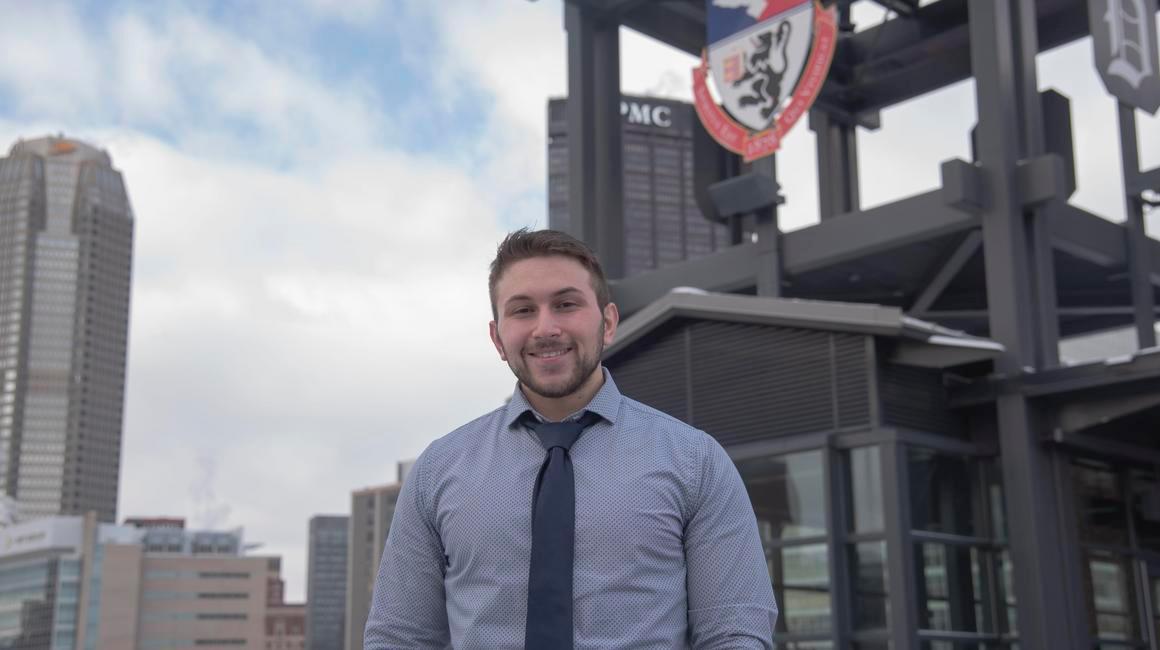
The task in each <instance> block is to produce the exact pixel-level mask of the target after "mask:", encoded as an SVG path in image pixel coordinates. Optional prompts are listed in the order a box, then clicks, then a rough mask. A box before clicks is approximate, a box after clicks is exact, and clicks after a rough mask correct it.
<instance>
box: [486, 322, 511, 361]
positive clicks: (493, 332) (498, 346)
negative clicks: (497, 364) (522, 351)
mask: <svg viewBox="0 0 1160 650" xmlns="http://www.w3.org/2000/svg"><path fill="white" fill-rule="evenodd" d="M487 333H488V334H489V335H490V336H491V343H492V345H494V346H495V351H496V352H498V353H499V358H500V359H501V360H502V361H507V354H505V353H504V351H503V341H500V340H499V325H497V324H496V322H495V321H491V322H490V323H488V324H487Z"/></svg>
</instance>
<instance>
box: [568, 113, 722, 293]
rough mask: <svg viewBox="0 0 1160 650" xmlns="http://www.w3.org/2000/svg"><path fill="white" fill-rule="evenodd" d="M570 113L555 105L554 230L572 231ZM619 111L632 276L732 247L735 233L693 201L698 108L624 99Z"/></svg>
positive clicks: (627, 247) (626, 240)
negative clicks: (568, 120) (731, 237)
mask: <svg viewBox="0 0 1160 650" xmlns="http://www.w3.org/2000/svg"><path fill="white" fill-rule="evenodd" d="M567 108H568V101H567V100H566V99H553V100H551V101H549V102H548V227H550V228H554V229H556V230H563V231H566V232H573V225H574V224H572V223H571V219H570V217H569V214H568V210H569V208H568V195H569V186H568V169H569V149H568V142H569V140H568V122H567V119H566V118H567ZM620 114H621V128H622V136H621V138H622V146H623V149H624V161H623V162H624V174H623V183H624V265H625V267H624V268H625V275H634V274H637V273H640V272H643V271H648V270H651V269H656V268H659V267H662V266H668V265H670V264H673V263H676V262H682V261H685V260H691V259H697V258H700V257H704V256H705V255H707V254H709V253H712V252H713V251H716V250H719V249H721V248H724V247H726V246H729V244H730V238H729V237H730V236H729V230H728V228H726V227H725V226H722V225H720V224H716V223H712V222H710V221H708V220H707V219H705V217H704V216H703V215H702V213H701V210H700V209H699V208H698V207H697V203H696V201H695V200H694V197H693V127H694V123H693V121H694V120H696V119H697V118H696V115H695V114H694V112H693V106H692V105H691V104H687V103H684V102H677V101H671V100H667V99H659V98H655V97H633V96H628V95H625V96H623V97H622V98H621V102H620Z"/></svg>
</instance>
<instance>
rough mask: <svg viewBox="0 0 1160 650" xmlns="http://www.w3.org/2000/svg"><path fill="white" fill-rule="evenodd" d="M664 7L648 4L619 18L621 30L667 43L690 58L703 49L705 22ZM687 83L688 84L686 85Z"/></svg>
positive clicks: (667, 6)
mask: <svg viewBox="0 0 1160 650" xmlns="http://www.w3.org/2000/svg"><path fill="white" fill-rule="evenodd" d="M688 14H689V12H684V11H680V10H678V9H676V8H674V7H672V6H669V4H668V3H664V2H649V3H644V4H641V5H639V6H637V7H635V8H634V9H633V10H632V11H630V12H627V13H624V14H622V15H621V16H620V23H621V24H622V25H624V26H625V27H628V28H630V29H633V30H635V31H638V32H640V33H641V34H644V35H645V36H649V37H652V38H655V39H656V40H658V41H660V42H662V43H667V44H668V45H671V46H673V47H675V48H677V49H678V50H682V51H684V52H687V53H689V54H692V55H693V56H698V57H699V56H701V50H703V49H705V33H706V32H705V21H704V18H702V19H701V20H697V19H696V18H693V17H691V16H690V15H688ZM690 83H691V82H690Z"/></svg>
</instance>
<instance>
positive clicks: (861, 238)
mask: <svg viewBox="0 0 1160 650" xmlns="http://www.w3.org/2000/svg"><path fill="white" fill-rule="evenodd" d="M978 225H979V219H978V217H976V216H974V215H971V214H967V213H965V212H962V211H961V210H956V209H954V208H952V207H950V206H948V205H947V204H946V202H945V200H944V197H943V194H942V191H941V190H934V191H931V192H927V193H926V194H918V195H915V196H912V197H909V198H905V199H902V200H900V201H896V202H894V203H890V204H887V205H882V206H878V207H875V208H871V209H869V210H860V211H858V212H851V213H848V214H843V215H838V216H836V217H834V218H832V219H828V220H826V221H823V222H821V223H819V224H817V225H814V226H810V227H809V228H802V229H801V230H795V231H793V232H789V233H786V234H785V235H784V241H785V243H784V251H785V270H786V272H787V273H788V274H790V275H791V276H792V275H796V274H798V273H805V272H807V271H813V270H815V269H821V268H825V267H827V266H831V265H834V264H838V263H840V262H846V261H851V260H856V259H858V258H861V257H866V256H869V255H874V254H876V253H881V252H884V251H888V250H893V249H896V248H899V247H902V246H906V245H908V244H912V243H914V242H920V241H926V240H928V239H934V238H936V237H941V236H943V235H949V234H952V233H955V232H960V231H964V230H968V229H970V228H973V227H976V226H978Z"/></svg>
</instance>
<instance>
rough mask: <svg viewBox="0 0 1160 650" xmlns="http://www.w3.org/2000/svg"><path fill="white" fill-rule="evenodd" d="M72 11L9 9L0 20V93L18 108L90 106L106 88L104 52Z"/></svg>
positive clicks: (46, 6) (39, 6)
mask: <svg viewBox="0 0 1160 650" xmlns="http://www.w3.org/2000/svg"><path fill="white" fill-rule="evenodd" d="M85 27H86V25H84V24H83V23H82V22H81V20H80V19H79V17H78V16H77V15H76V13H75V12H74V11H73V10H72V8H71V7H70V6H68V5H64V4H59V3H26V4H22V5H21V7H20V8H19V9H15V8H13V7H10V8H9V10H8V11H5V12H4V16H3V20H0V42H2V43H4V56H2V57H0V89H2V88H5V87H7V88H9V89H10V90H11V96H12V98H13V101H14V102H15V106H14V108H17V109H18V110H20V111H22V112H25V113H28V114H35V113H39V112H44V113H53V112H56V111H57V110H59V108H60V107H61V106H72V105H79V106H91V105H93V104H94V103H95V102H97V101H98V98H99V97H100V95H101V92H102V90H103V87H102V84H101V80H102V77H103V74H102V70H101V65H100V61H101V60H102V58H103V54H104V53H103V52H102V51H101V49H100V47H99V46H98V45H97V43H96V42H95V39H93V38H92V37H91V35H90V34H89V33H88V32H86V30H85Z"/></svg>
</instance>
